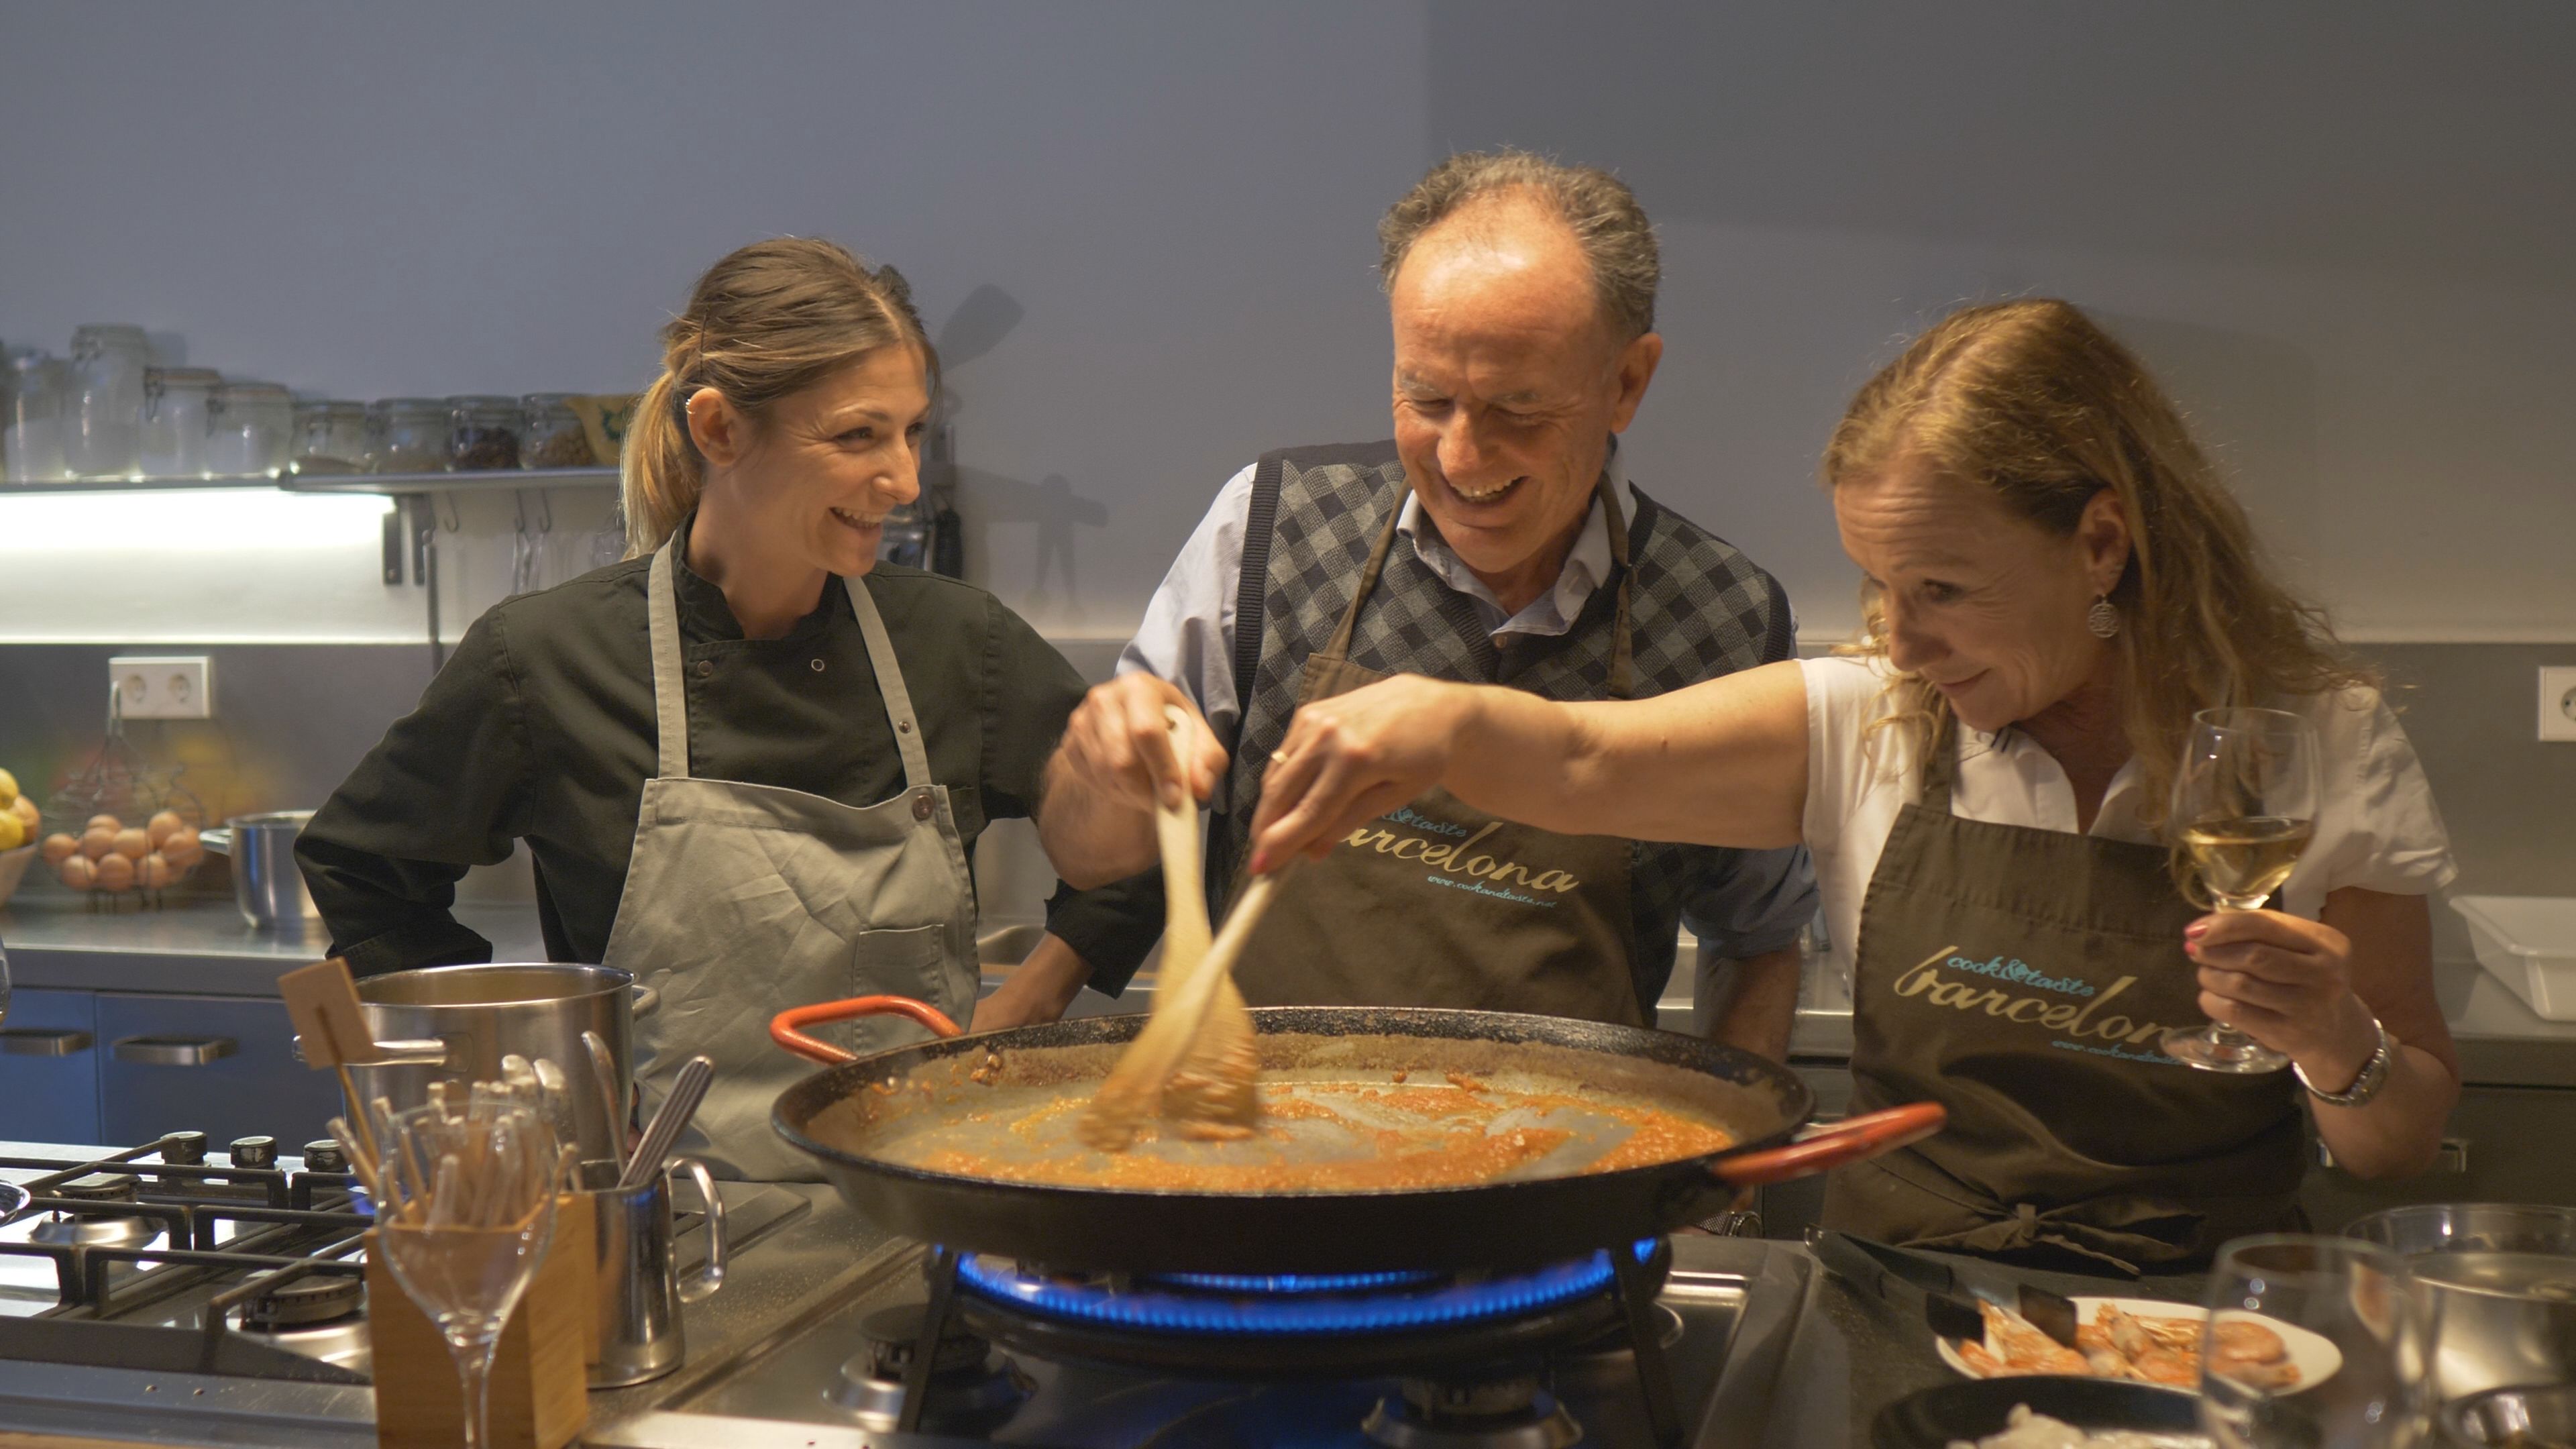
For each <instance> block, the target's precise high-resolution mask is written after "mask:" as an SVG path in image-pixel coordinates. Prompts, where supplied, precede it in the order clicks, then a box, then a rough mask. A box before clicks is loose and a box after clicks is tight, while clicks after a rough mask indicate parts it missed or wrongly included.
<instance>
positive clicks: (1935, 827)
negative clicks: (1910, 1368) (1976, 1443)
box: [1824, 732, 2304, 1273]
mask: <svg viewBox="0 0 2576 1449" xmlns="http://www.w3.org/2000/svg"><path fill="white" fill-rule="evenodd" d="M1945 733H1946V732H1945ZM1957 769H1958V766H1957V755H1956V750H1955V748H1954V747H1953V746H1952V745H1950V744H1949V743H1947V742H1946V741H1945V742H1944V743H1943V744H1942V745H1941V746H1940V747H1937V748H1935V749H1933V750H1931V751H1929V752H1927V758H1926V764H1925V767H1924V771H1923V789H1922V794H1921V796H1920V798H1919V799H1918V800H1917V801H1916V802H1915V803H1913V804H1910V805H1908V806H1906V807H1905V808H1904V810H1903V811H1901V812H1900V813H1899V814H1898V816H1897V821H1896V827H1895V829H1894V830H1893V831H1891V832H1890V833H1889V835H1888V838H1887V848H1886V850H1885V852H1884V853H1883V854H1882V855H1880V857H1879V861H1878V869H1877V870H1876V872H1874V873H1873V874H1872V875H1871V877H1870V882H1869V893H1868V895H1867V896H1866V897H1864V898H1863V901H1862V906H1861V925H1860V941H1859V949H1858V951H1857V953H1856V955H1855V959H1854V963H1853V981H1852V994H1853V1000H1854V1003H1855V1004H1854V1006H1853V1044H1852V1107H1851V1109H1852V1112H1853V1113H1854V1114H1855V1115H1857V1114H1859V1113H1862V1112H1868V1111H1873V1110H1876V1109H1878V1108H1881V1107H1889V1106H1894V1105H1895V1104H1897V1103H1900V1102H1910V1101H1917V1100H1922V1099H1927V1098H1928V1099H1932V1100H1936V1101H1938V1102H1940V1103H1941V1104H1942V1105H1943V1106H1945V1107H1947V1108H1948V1109H1949V1112H1950V1123H1949V1127H1948V1128H1947V1129H1946V1130H1945V1131H1943V1132H1942V1133H1941V1134H1940V1135H1938V1136H1935V1137H1932V1138H1929V1139H1927V1140H1925V1141H1923V1142H1919V1143H1916V1144H1915V1145H1914V1146H1912V1147H1908V1148H1904V1149H1901V1150H1899V1151H1897V1152H1894V1153H1890V1154H1888V1155H1887V1156H1884V1157H1880V1158H1877V1159H1875V1160H1874V1161H1870V1162H1865V1163H1860V1164H1857V1165H1854V1166H1851V1167H1845V1168H1841V1169H1838V1170H1837V1171H1835V1172H1834V1173H1833V1174H1832V1176H1831V1178H1830V1180H1829V1182H1828V1184H1827V1188H1826V1194H1825V1209H1824V1220H1825V1223H1826V1225H1827V1226H1829V1227H1835V1228H1841V1229H1844V1230H1846V1231H1849V1232H1856V1233H1862V1234H1866V1235H1868V1236H1870V1237H1874V1238H1878V1239H1881V1240H1883V1241H1886V1242H1891V1243H1899V1244H1906V1245H1910V1246H1913V1247H1918V1248H1940V1249H1947V1250H1950V1251H1954V1252H1966V1253H1982V1254H1987V1255H1990V1256H1993V1257H1998V1258H2002V1259H2005V1260H2007V1261H2013V1262H2020V1263H2024V1264H2030V1265H2036V1266H2055V1267H2065V1268H2070V1269H2072V1270H2074V1271H2078V1272H2095V1273H2099V1272H2103V1271H2105V1270H2106V1269H2107V1270H2110V1271H2115V1272H2129V1273H2134V1272H2136V1271H2138V1270H2140V1269H2154V1270H2158V1271H2167V1272H2170V1271H2177V1270H2180V1269H2182V1268H2186V1267H2189V1266H2191V1265H2194V1264H2198V1263H2201V1262H2204V1261H2206V1260H2207V1259H2208V1257H2209V1256H2210V1254H2211V1253H2212V1252H2214V1251H2215V1250H2216V1248H2217V1247H2218V1245H2219V1244H2220V1243H2222V1242H2224V1241H2226V1240H2227V1239H2229V1238H2232V1237H2236V1236H2240V1235H2242V1234H2245V1233H2253V1232H2270V1231H2279V1230H2282V1229H2284V1228H2292V1227H2295V1226H2297V1225H2298V1222H2299V1214H2298V1209H2297V1194H2298V1188H2299V1179H2300V1177H2301V1175H2302V1172H2303V1170H2304V1156H2303V1149H2304V1141H2303V1137H2304V1128H2303V1126H2302V1117H2301V1113H2300V1110H2299V1102H2298V1097H2297V1084H2296V1083H2295V1082H2293V1081H2292V1079H2291V1076H2290V1074H2289V1073H2288V1072H2276V1073H2272V1074H2270V1075H2264V1076H2237V1075H2231V1074H2229V1073H2225V1072H2203V1071H2195V1070H2193V1069H2192V1068H2190V1067H2187V1066H2185V1065H2183V1064H2182V1063H2180V1062H2177V1061H2175V1060H2173V1059H2172V1058H2171V1057H2168V1056H2166V1055H2165V1054H2164V1052H2163V1051H2162V1050H2161V1049H2160V1048H2159V1046H2158V1044H2157V1043H2158V1038H2159V1037H2161V1036H2162V1035H2163V1033H2164V1030H2165V1028H2167V1027H2173V1026H2191V1025H2195V1024H2197V1023H2199V1022H2200V1021H2201V1020H2202V1019H2203V1018H2202V1014H2201V1011H2200V1007H2199V1005H2198V1002H2199V994H2200V988H2199V985H2198V983H2197V980H2196V977H2195V972H2194V969H2193V966H2192V963H2191V960H2190V958H2189V957H2187V956H2185V955H2184V954H2183V950H2182V932H2183V928H2184V927H2185V926H2187V925H2189V924H2190V923H2191V922H2192V921H2193V920H2194V919H2195V918H2197V917H2198V916H2199V915H2200V914H2201V912H2200V911H2199V910H2197V909H2196V908H2194V907H2193V906H2191V905H2190V904H2188V903H2187V902H2185V901H2184V900H2183V898H2182V896H2181V894H2180V893H2179V892H2178V891H2176V890H2175V889H2174V886H2173V878H2172V876H2171V874H2170V873H2169V872H2168V870H2167V867H2166V852H2165V849H2164V848H2163V847H2161V846H2156V845H2144V844H2137V843H2133V842H2128V841H2114V840H2102V839H2098V838H2096V837H2093V836H2090V835H2071V834H2068V833H2066V832H2063V831H2056V830H2041V829H2036V828H2032V827H2028V826H2019V825H1997V824H1992V823H1989V822H1985V821H1978V820H1966V819H1962V818H1960V817H1958V816H1956V815H1953V814H1952V813H1951V811H1950V796H1951V789H1952V785H1953V783H1954V781H1955V779H1956V776H1957Z"/></svg>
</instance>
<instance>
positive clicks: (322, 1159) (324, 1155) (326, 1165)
mask: <svg viewBox="0 0 2576 1449" xmlns="http://www.w3.org/2000/svg"><path fill="white" fill-rule="evenodd" d="M304 1170H305V1171H306V1172H346V1171H348V1170H349V1154H347V1153H345V1152H342V1151H341V1150H340V1144H339V1143H337V1142H334V1141H332V1140H331V1139H330V1138H328V1137H325V1138H323V1139H322V1140H321V1141H319V1142H307V1143H305V1144H304Z"/></svg>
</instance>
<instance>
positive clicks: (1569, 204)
mask: <svg viewBox="0 0 2576 1449" xmlns="http://www.w3.org/2000/svg"><path fill="white" fill-rule="evenodd" d="M1512 192H1520V193H1526V194H1527V195H1528V196H1529V197H1530V198H1531V199H1532V200H1535V201H1537V202H1539V203H1541V204H1542V205H1544V206H1546V207H1547V208H1548V209H1549V210H1550V211H1552V212H1554V213H1555V215H1556V217H1557V219H1558V220H1560V221H1562V222H1564V223H1565V225H1566V227H1567V229H1568V230H1570V231H1572V232H1573V233H1574V240H1575V242H1576V244H1577V245H1579V246H1581V247H1582V248H1583V255H1584V257H1585V259H1586V260H1588V261H1590V262H1591V264H1592V285H1593V290H1594V291H1595V292H1596V293H1597V294H1598V295H1599V297H1600V301H1601V315H1602V316H1603V317H1605V318H1607V319H1608V320H1609V323H1610V326H1611V329H1612V330H1613V331H1615V332H1617V333H1618V334H1619V340H1620V341H1622V342H1626V341H1629V340H1631V339H1633V338H1637V337H1642V336H1644V335H1645V334H1647V333H1649V332H1652V331H1654V330H1655V287H1656V285H1657V284H1658V283H1659V282H1661V281H1662V279H1663V263H1662V260H1661V258H1660V256H1659V254H1658V252H1657V249H1656V246H1655V228H1654V224H1653V223H1651V222H1649V221H1647V220H1646V211H1645V208H1643V207H1641V206H1639V205H1638V204H1637V197H1636V193H1634V192H1632V191H1630V190H1629V189H1628V187H1627V184H1626V183H1625V182H1623V181H1621V180H1620V179H1619V178H1618V177H1616V176H1613V175H1611V174H1610V173H1609V172H1607V171H1602V170H1597V169H1595V168H1593V167H1590V166H1567V165H1565V164H1563V163H1561V162H1556V161H1551V160H1549V159H1547V158H1546V157H1544V156H1538V155H1533V154H1531V153H1530V152H1527V151H1513V150H1503V151H1462V152H1460V153H1458V154H1457V155H1455V156H1452V157H1450V158H1449V159H1448V160H1446V161H1443V162H1441V163H1440V164H1439V165H1437V166H1434V167H1432V168H1431V174H1430V175H1428V176H1425V177H1423V178H1422V179H1421V180H1420V181H1418V182H1416V183H1414V187H1413V189H1412V190H1411V191H1408V192H1406V193H1405V194H1404V199H1403V200H1401V201H1399V202H1397V203H1396V204H1395V205H1393V206H1390V207H1388V208H1387V211H1386V215H1385V216H1383V217H1381V218H1379V219H1378V224H1377V242H1378V264H1377V272H1378V280H1379V282H1380V283H1381V284H1382V285H1384V286H1386V287H1388V288H1392V287H1394V285H1395V273H1396V269H1397V268H1399V267H1401V266H1403V265H1404V257H1405V254H1406V253H1407V252H1410V251H1412V250H1413V244H1414V243H1415V242H1417V241H1420V240H1421V239H1422V235H1423V233H1425V232H1427V231H1429V230H1431V229H1432V228H1433V227H1435V226H1438V225H1439V224H1440V223H1441V222H1443V221H1445V220H1447V219H1448V218H1450V217H1452V216H1454V215H1456V214H1457V213H1458V212H1459V211H1461V210H1463V209H1464V208H1466V207H1467V206H1468V205H1469V204H1470V203H1472V202H1476V201H1480V200H1483V199H1485V198H1488V197H1494V196H1500V195H1503V194H1506V193H1512Z"/></svg>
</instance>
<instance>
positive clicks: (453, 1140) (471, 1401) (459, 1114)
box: [376, 1089, 556, 1449]
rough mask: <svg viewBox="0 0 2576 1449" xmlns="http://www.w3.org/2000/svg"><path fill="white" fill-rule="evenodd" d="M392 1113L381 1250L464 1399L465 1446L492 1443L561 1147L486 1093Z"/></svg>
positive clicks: (529, 1115) (536, 1121) (522, 1110)
mask: <svg viewBox="0 0 2576 1449" xmlns="http://www.w3.org/2000/svg"><path fill="white" fill-rule="evenodd" d="M479 1090H480V1089H478V1095H477V1096H476V1097H475V1099H474V1100H473V1101H472V1102H471V1103H470V1104H467V1105H464V1106H453V1105H450V1104H447V1103H444V1102H432V1103H431V1104H430V1105H428V1106H426V1107H415V1108H413V1109H412V1110H410V1111H407V1112H399V1113H396V1114H395V1115H394V1117H393V1119H392V1124H391V1128H390V1130H389V1131H387V1132H386V1133H385V1134H384V1136H383V1140H382V1141H381V1143H380V1144H379V1145H380V1146H381V1148H382V1150H383V1153H384V1157H383V1162H382V1167H383V1174H382V1178H381V1181H382V1182H383V1184H384V1187H385V1193H386V1196H387V1197H388V1198H390V1199H393V1201H392V1202H389V1203H385V1204H380V1205H379V1207H378V1211H377V1222H376V1251H378V1252H380V1253H382V1254H384V1259H385V1266H386V1268H388V1269H390V1270H391V1271H392V1273H393V1275H394V1281H395V1282H397V1283H400V1284H401V1285H402V1289H403V1292H404V1293H406V1294H408V1295H410V1297H411V1301H412V1302H414V1303H417V1304H419V1305H420V1310H421V1312H423V1313H425V1314H427V1315H428V1316H429V1319H430V1321H431V1322H432V1323H435V1324H437V1325H438V1331H439V1334H440V1336H442V1337H444V1338H445V1339H446V1340H447V1348H448V1352H449V1353H451V1354H453V1355H455V1357H456V1377H457V1381H458V1383H459V1384H460V1385H462V1387H463V1389H464V1393H465V1443H466V1445H467V1449H479V1446H481V1445H482V1444H483V1443H485V1442H486V1434H487V1432H488V1427H489V1426H488V1422H487V1420H488V1416H489V1414H490V1411H491V1405H490V1387H491V1378H492V1356H493V1352H494V1350H496V1349H497V1348H499V1347H500V1342H501V1330H502V1328H503V1326H504V1325H506V1324H507V1323H508V1322H509V1321H510V1312H511V1310H512V1309H514V1308H516V1307H517V1306H518V1303H519V1298H520V1295H521V1294H523V1293H525V1292H526V1291H527V1288H528V1280H529V1279H530V1278H532V1277H534V1276H535V1274H536V1268H537V1259H538V1258H539V1257H541V1256H542V1255H543V1254H544V1252H545V1247H546V1240H547V1239H548V1238H549V1237H550V1236H552V1234H553V1232H554V1218H555V1192H554V1189H555V1176H556V1146H555V1137H554V1133H553V1132H552V1131H551V1130H549V1129H548V1128H547V1126H546V1124H545V1119H544V1118H543V1117H541V1116H539V1115H538V1114H537V1112H536V1111H534V1110H533V1109H531V1108H529V1107H527V1106H525V1105H522V1104H520V1103H517V1102H513V1101H508V1100H503V1099H498V1098H492V1099H486V1098H484V1097H482V1096H480V1095H479Z"/></svg>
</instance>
